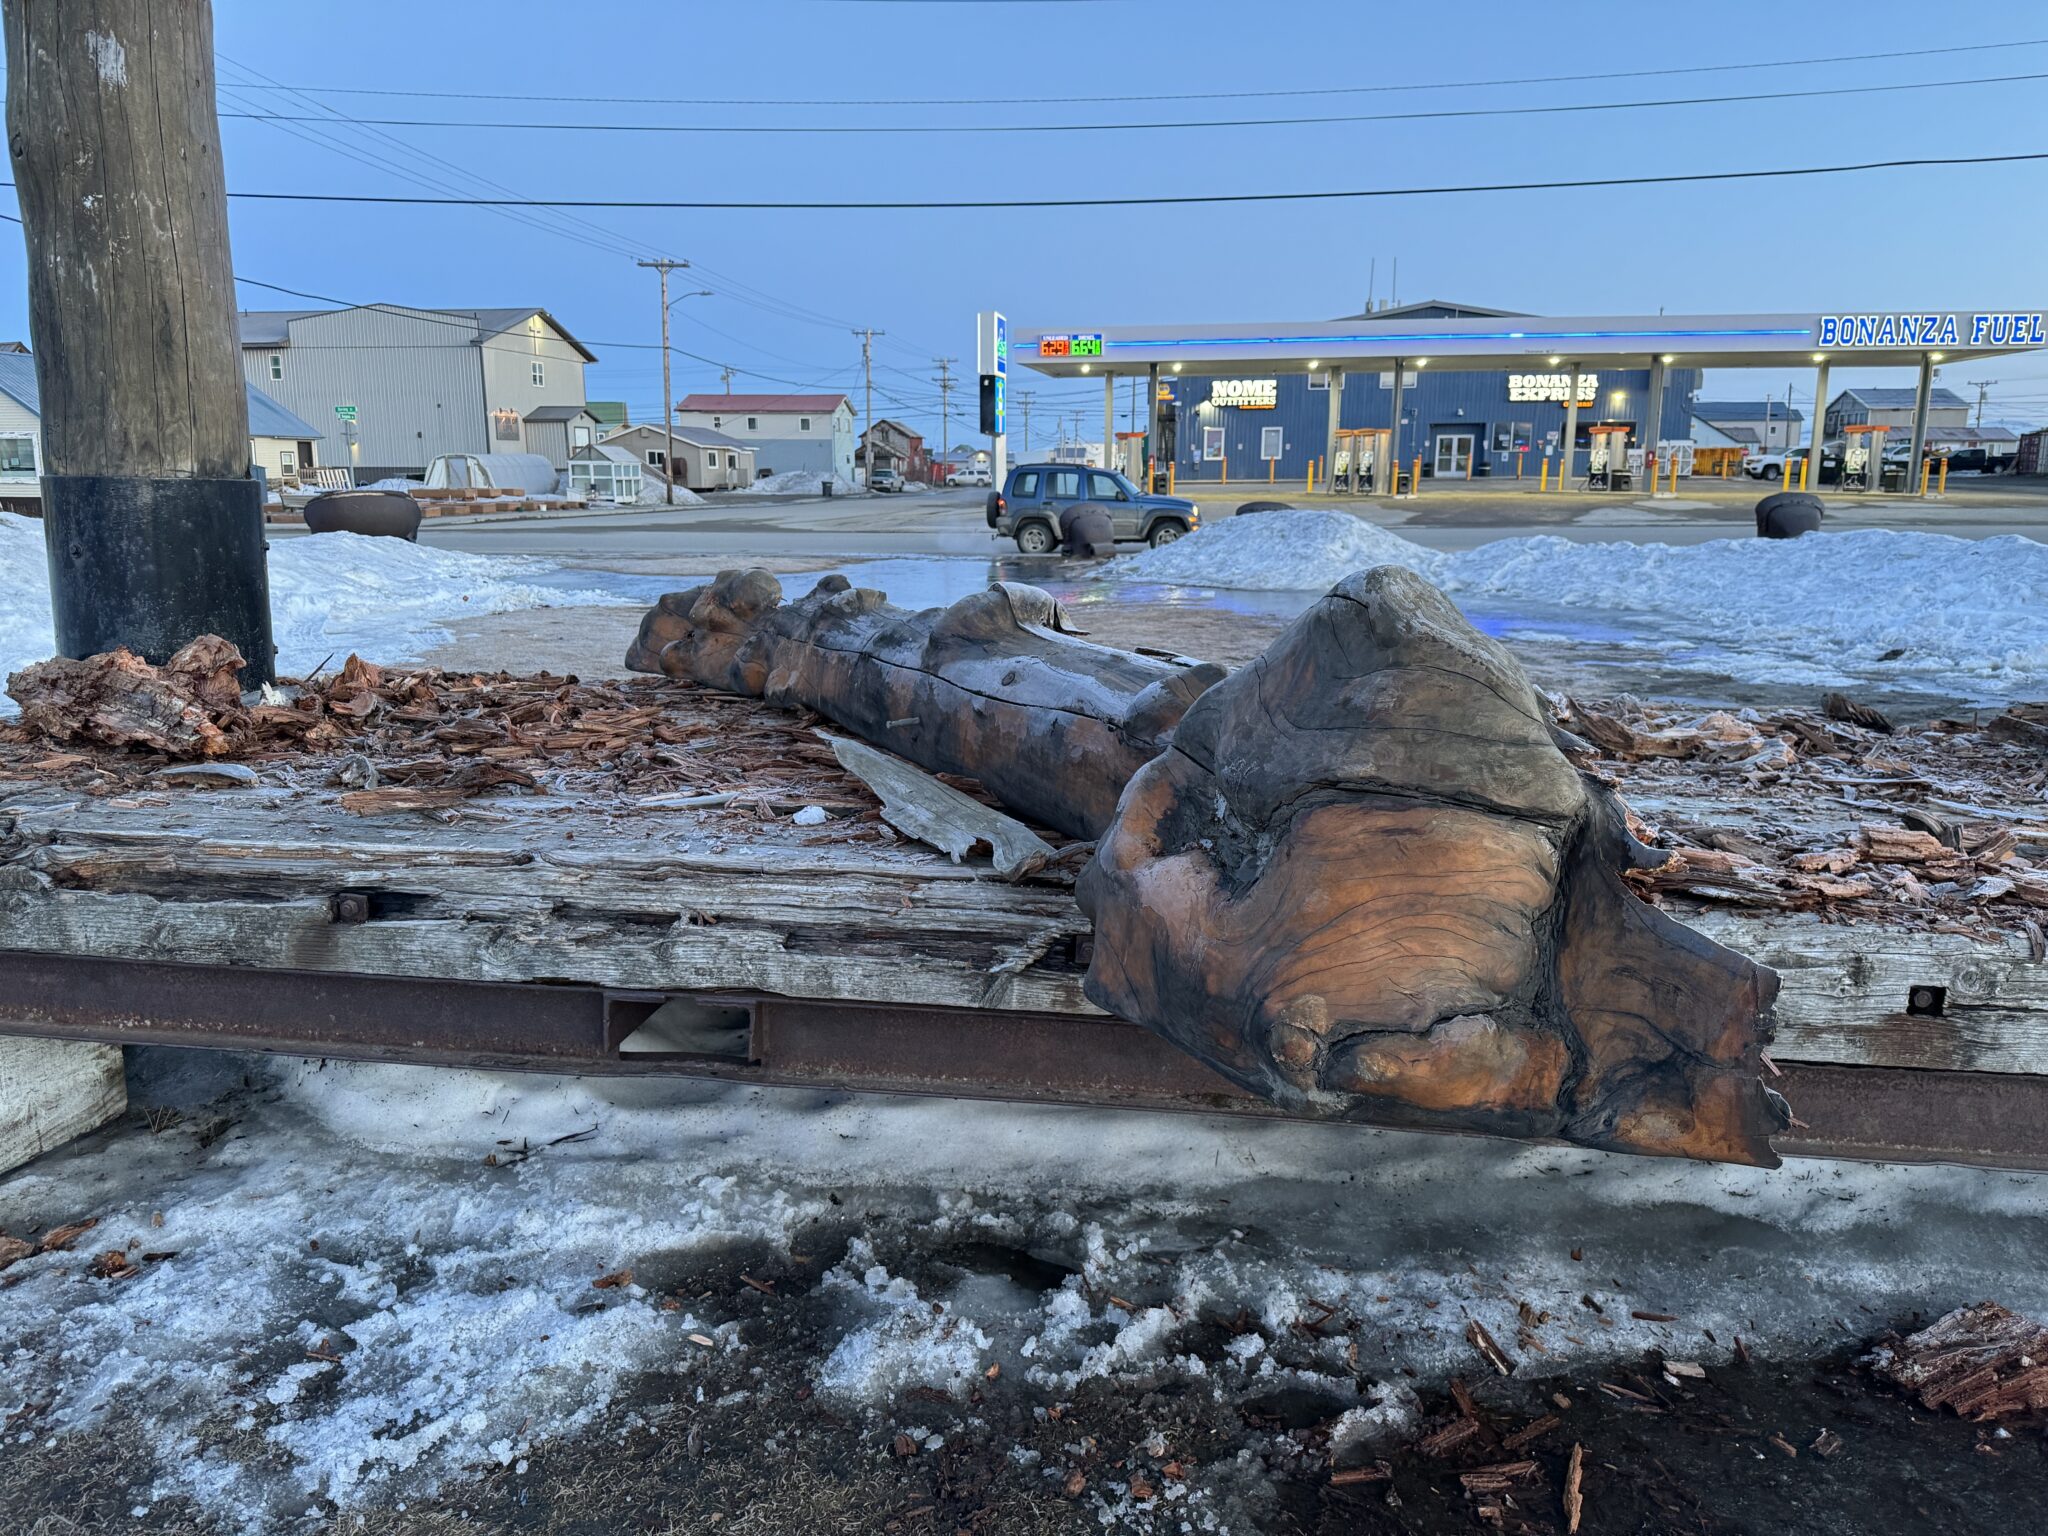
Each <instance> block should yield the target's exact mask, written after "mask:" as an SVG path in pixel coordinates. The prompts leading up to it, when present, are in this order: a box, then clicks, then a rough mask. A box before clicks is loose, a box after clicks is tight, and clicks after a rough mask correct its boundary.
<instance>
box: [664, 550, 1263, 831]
mask: <svg viewBox="0 0 2048 1536" xmlns="http://www.w3.org/2000/svg"><path fill="white" fill-rule="evenodd" d="M1069 630H1070V626H1069V625H1068V624H1067V621H1066V616H1065V614H1064V613H1063V612H1062V611H1061V609H1060V607H1059V605H1058V604H1057V603H1055V602H1054V601H1053V600H1052V598H1051V597H1049V596H1048V595H1047V594H1045V593H1044V592H1041V591H1039V590H1038V589H1037V588H1035V587H1026V586H1020V585H1017V584H1016V583H1013V582H998V583H997V584H996V585H994V586H992V587H990V588H989V589H988V590H987V591H985V592H978V593H975V594H974V595H973V596H971V597H965V598H962V599H961V600H960V601H959V602H957V603H954V604H953V605H952V606H951V607H949V608H931V609H926V610H924V611H923V612H921V613H911V612H908V611H906V610H904V609H901V608H893V607H891V606H889V603H888V600H887V598H886V597H884V595H883V594H882V593H880V592H875V591H871V590H868V589H865V588H855V587H853V586H851V585H850V584H849V583H848V582H847V581H846V579H845V578H844V577H840V576H829V577H827V578H825V579H824V580H823V581H821V582H819V583H818V585H817V586H816V587H815V588H814V589H813V590H812V591H811V592H810V593H809V594H808V595H807V596H805V597H802V598H799V599H798V600H797V601H795V602H793V603H785V602H783V601H782V587H781V584H780V583H779V582H777V581H776V579H775V578H774V577H773V576H771V575H769V574H768V573H767V572H766V571H760V570H746V571H724V572H721V573H720V574H719V576H718V578H717V580H715V581H714V582H712V583H711V584H710V585H708V586H703V587H696V588H692V589H691V590H690V591H688V592H682V593H670V594H669V595H668V596H666V597H664V598H663V599H662V600H661V602H660V603H659V604H657V605H656V608H655V611H654V612H652V613H650V614H649V615H648V616H647V618H646V620H644V621H643V623H642V627H641V634H640V636H639V637H638V638H636V639H635V641H634V643H633V647H632V648H631V649H630V650H629V651H628V653H627V658H626V660H627V665H628V666H629V667H639V668H642V669H644V667H645V663H646V661H647V653H648V651H649V650H650V649H651V648H652V647H653V646H654V644H655V643H656V642H657V641H662V640H663V639H664V638H665V637H668V636H671V635H673V636H674V638H672V639H667V641H666V644H664V645H663V647H662V649H661V651H660V653H659V661H660V667H661V670H662V671H664V672H666V673H667V674H668V675H669V676H671V677H679V678H687V679H690V680H693V681H695V682H699V683H703V684H706V685H707V686H709V687H713V688H718V689H722V690H724V691H726V692H728V693H741V694H752V695H756V696H758V697H761V698H765V699H767V700H768V701H769V702H770V703H773V704H782V705H786V706H790V707H795V708H803V709H810V710H815V711H816V712H817V713H819V714H821V715H824V716H825V717H826V718H827V719H829V720H832V721H833V722H835V723H836V724H838V725H839V726H841V727H842V728H843V729H845V730H847V731H849V732H850V733H852V734H853V735H855V736H858V737H859V738H861V739H862V740H863V741H866V742H868V743H870V744H872V745H875V746H879V747H882V748H884V749H885V750H888V751H891V752H894V753H897V754H898V755H900V756H902V757H906V758H908V759H910V760H911V761H912V762H915V763H917V764H918V765H919V766H921V767H923V768H926V769H929V770H931V771H932V772H935V773H957V774H964V775H966V776H968V777H970V778H974V779H978V780H980V781H981V783H983V784H984V785H986V786H987V787H988V789H989V792H990V793H991V794H993V795H994V796H995V797H996V799H998V800H999V801H1001V802H1002V803H1003V804H1004V805H1006V806H1008V807H1010V808H1011V809H1012V810H1014V811H1016V812H1018V813H1019V814H1020V815H1024V816H1027V817H1029V818H1031V819H1032V820H1033V821H1036V822H1038V823H1040V824H1041V825H1044V826H1048V827H1054V828H1057V829H1058V830H1060V831H1062V832H1069V833H1072V834H1074V835H1075V836H1078V837H1094V836H1095V835H1097V834H1098V833H1099V832H1100V831H1101V830H1102V829H1103V828H1104V827H1105V826H1107V825H1108V824H1109V820H1110V817H1111V816H1112V815H1114V814H1115V811H1116V801H1117V796H1118V794H1119V793H1120V792H1121V791H1122V789H1123V786H1124V784H1125V783H1126V782H1127V781H1128V780H1129V779H1130V778H1131V776H1132V775H1133V774H1135V773H1136V772H1137V771H1138V769H1139V768H1140V767H1141V766H1143V765H1144V764H1145V763H1146V762H1148V761H1150V760H1151V759H1152V758H1153V757H1154V756H1155V755H1157V753H1158V752H1159V750H1160V748H1161V747H1162V746H1163V744H1164V743H1165V740H1166V738H1167V737H1168V736H1169V735H1170V734H1171V732H1172V730H1173V728H1174V726H1175V725H1176V724H1177V723H1178V722H1179V720H1180V717H1181V715H1182V713H1183V712H1184V711H1185V710H1186V709H1187V706H1188V705H1189V704H1190V703H1191V702H1192V701H1193V700H1194V699H1195V698H1196V697H1197V696H1199V695H1200V694H1201V692H1202V691H1203V690H1204V689H1205V688H1207V687H1208V686H1210V685H1211V684H1212V683H1214V682H1215V681H1216V680H1217V679H1218V678H1220V677H1222V676H1223V669H1222V668H1221V667H1216V666H1200V667H1176V666H1171V665H1168V664H1166V663H1164V662H1158V661H1152V660H1149V659H1147V658H1145V657H1141V656H1134V655H1132V654H1130V653H1129V652H1127V651H1117V650H1112V649H1110V648H1109V647H1107V646H1101V645H1092V644H1090V643H1088V642H1087V641H1085V640H1080V639H1077V638H1075V637H1074V636H1073V634H1071V633H1070V632H1069Z"/></svg>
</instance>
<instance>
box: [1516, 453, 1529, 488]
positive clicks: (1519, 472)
mask: <svg viewBox="0 0 2048 1536" xmlns="http://www.w3.org/2000/svg"><path fill="white" fill-rule="evenodd" d="M1527 457H1528V455H1527V454H1526V453H1524V452H1523V451H1522V450H1521V449H1520V448H1517V449H1516V450H1515V478H1516V479H1517V480H1519V479H1521V478H1522V460H1523V459H1525V458H1527Z"/></svg>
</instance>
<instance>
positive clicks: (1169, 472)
mask: <svg viewBox="0 0 2048 1536" xmlns="http://www.w3.org/2000/svg"><path fill="white" fill-rule="evenodd" d="M1175 468H1176V466H1175V465H1172V464H1169V465H1167V466H1166V494H1167V495H1169V496H1171V495H1172V494H1173V471H1174V469H1175Z"/></svg>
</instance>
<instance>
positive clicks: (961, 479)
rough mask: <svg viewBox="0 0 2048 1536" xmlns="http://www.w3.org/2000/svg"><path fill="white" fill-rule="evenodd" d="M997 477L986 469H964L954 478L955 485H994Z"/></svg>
mask: <svg viewBox="0 0 2048 1536" xmlns="http://www.w3.org/2000/svg"><path fill="white" fill-rule="evenodd" d="M995 483H996V482H995V477H994V476H992V475H991V474H989V472H988V471H987V470H985V469H963V470H961V471H960V473H959V474H957V475H955V476H954V477H953V484H955V485H994V484H995Z"/></svg>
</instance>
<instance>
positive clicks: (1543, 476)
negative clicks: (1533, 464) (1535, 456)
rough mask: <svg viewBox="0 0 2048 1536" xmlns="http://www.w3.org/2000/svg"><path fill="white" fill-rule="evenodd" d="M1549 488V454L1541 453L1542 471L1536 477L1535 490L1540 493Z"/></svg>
mask: <svg viewBox="0 0 2048 1536" xmlns="http://www.w3.org/2000/svg"><path fill="white" fill-rule="evenodd" d="M1549 489H1550V455H1549V454H1547V453H1546V454H1545V455H1543V467H1542V472H1541V473H1540V474H1538V475H1537V477H1536V492H1537V494H1538V495H1542V494H1543V493H1544V492H1546V491H1548V490H1549Z"/></svg>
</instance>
